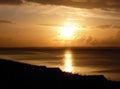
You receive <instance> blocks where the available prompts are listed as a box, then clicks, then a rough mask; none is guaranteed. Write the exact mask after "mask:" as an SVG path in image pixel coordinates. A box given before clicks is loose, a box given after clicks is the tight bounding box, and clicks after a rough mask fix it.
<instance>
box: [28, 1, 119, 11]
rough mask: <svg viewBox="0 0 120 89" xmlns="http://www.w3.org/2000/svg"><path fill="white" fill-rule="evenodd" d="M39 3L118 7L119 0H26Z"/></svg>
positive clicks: (79, 6)
mask: <svg viewBox="0 0 120 89" xmlns="http://www.w3.org/2000/svg"><path fill="white" fill-rule="evenodd" d="M26 1H28V2H35V3H40V4H51V5H64V6H71V7H77V8H88V9H89V8H102V9H118V8H120V0H77V1H76V0H26Z"/></svg>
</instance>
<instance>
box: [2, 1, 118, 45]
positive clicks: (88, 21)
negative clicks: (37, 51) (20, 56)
mask: <svg viewBox="0 0 120 89" xmlns="http://www.w3.org/2000/svg"><path fill="white" fill-rule="evenodd" d="M69 46H72V47H120V0H0V47H69Z"/></svg>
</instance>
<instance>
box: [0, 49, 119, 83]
mask: <svg viewBox="0 0 120 89" xmlns="http://www.w3.org/2000/svg"><path fill="white" fill-rule="evenodd" d="M0 58H4V59H8V60H14V61H18V62H24V63H29V64H32V65H38V66H47V67H59V68H60V69H61V70H62V71H66V72H72V73H78V74H81V75H101V74H102V75H104V76H105V77H106V78H108V79H110V80H115V81H120V49H118V48H115V49H114V48H89V49H88V48H85V49H84V48H1V49H0Z"/></svg>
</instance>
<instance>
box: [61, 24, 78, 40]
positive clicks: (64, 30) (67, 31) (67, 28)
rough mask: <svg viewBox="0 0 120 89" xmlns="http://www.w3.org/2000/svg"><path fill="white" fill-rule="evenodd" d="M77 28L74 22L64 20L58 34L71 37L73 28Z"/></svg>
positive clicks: (73, 32)
mask: <svg viewBox="0 0 120 89" xmlns="http://www.w3.org/2000/svg"><path fill="white" fill-rule="evenodd" d="M77 29H78V26H77V25H76V24H75V23H72V22H66V23H65V24H64V25H63V26H62V27H61V32H60V36H61V38H63V39H71V38H72V37H73V36H74V34H75V30H77Z"/></svg>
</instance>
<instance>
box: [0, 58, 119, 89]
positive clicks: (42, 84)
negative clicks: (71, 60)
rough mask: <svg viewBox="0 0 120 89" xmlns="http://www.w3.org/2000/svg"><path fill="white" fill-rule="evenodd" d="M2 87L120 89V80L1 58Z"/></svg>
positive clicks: (0, 76) (8, 88) (23, 88)
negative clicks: (82, 74) (110, 79)
mask: <svg viewBox="0 0 120 89" xmlns="http://www.w3.org/2000/svg"><path fill="white" fill-rule="evenodd" d="M0 89H120V82H115V81H109V80H107V79H106V78H105V77H104V76H103V75H90V76H81V75H78V74H72V73H67V72H62V71H61V70H60V69H59V68H47V67H45V66H34V65H30V64H25V63H19V62H13V61H10V60H4V59H0Z"/></svg>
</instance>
